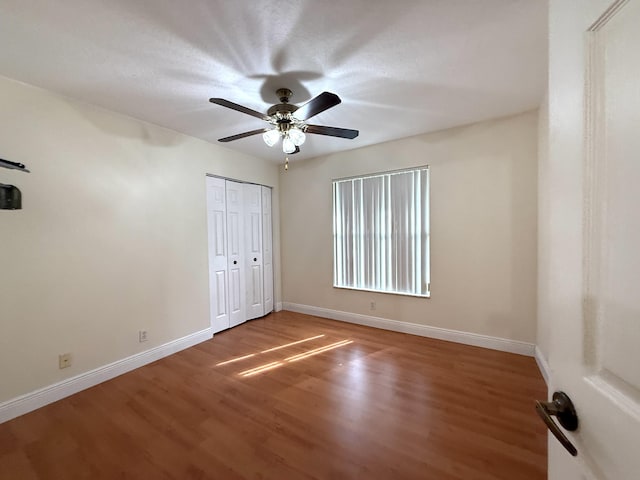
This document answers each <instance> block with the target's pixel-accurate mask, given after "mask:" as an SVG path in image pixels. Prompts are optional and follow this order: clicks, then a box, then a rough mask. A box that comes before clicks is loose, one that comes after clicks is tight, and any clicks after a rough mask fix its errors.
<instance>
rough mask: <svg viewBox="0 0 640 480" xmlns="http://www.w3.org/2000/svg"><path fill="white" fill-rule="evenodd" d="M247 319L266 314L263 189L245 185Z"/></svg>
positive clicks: (258, 186) (257, 186)
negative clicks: (263, 266)
mask: <svg viewBox="0 0 640 480" xmlns="http://www.w3.org/2000/svg"><path fill="white" fill-rule="evenodd" d="M244 198H245V204H244V212H245V238H246V241H247V242H246V245H245V255H246V265H247V267H246V272H247V284H246V287H247V291H246V299H247V319H251V318H257V317H261V316H262V315H264V304H263V301H262V298H263V296H262V283H263V277H262V275H263V273H262V189H261V187H260V185H252V184H245V185H244Z"/></svg>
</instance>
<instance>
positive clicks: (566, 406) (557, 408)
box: [536, 392, 578, 457]
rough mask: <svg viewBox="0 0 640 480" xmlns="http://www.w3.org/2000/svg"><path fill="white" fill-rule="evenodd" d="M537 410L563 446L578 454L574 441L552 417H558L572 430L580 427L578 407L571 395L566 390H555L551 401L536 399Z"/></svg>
mask: <svg viewBox="0 0 640 480" xmlns="http://www.w3.org/2000/svg"><path fill="white" fill-rule="evenodd" d="M536 412H538V415H539V416H540V418H541V419H542V420H543V421H544V423H545V425H546V426H547V428H548V429H549V430H551V433H553V436H554V437H556V438H557V439H558V441H559V442H560V443H561V444H562V446H563V447H564V448H566V449H567V451H568V452H569V453H570V454H571V455H573V456H574V457H575V456H576V455H578V450H576V447H574V446H573V443H571V442H570V441H569V439H568V438H567V436H566V435H565V434H564V433H563V432H562V430H560V428H559V427H558V425H557V424H556V422H554V421H553V419H552V418H551V417H552V416H555V417H557V418H558V422H560V425H562V426H563V427H564V428H566V429H567V430H569V431H570V432H573V431H575V430H577V429H578V415H576V409H575V408H574V407H573V402H572V401H571V399H570V398H569V396H568V395H567V394H566V393H564V392H554V393H553V397H552V400H551V401H550V402H541V401H540V400H536Z"/></svg>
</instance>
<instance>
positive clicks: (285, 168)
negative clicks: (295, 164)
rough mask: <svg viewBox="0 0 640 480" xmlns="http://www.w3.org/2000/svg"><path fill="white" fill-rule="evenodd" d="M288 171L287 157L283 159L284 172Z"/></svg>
mask: <svg viewBox="0 0 640 480" xmlns="http://www.w3.org/2000/svg"><path fill="white" fill-rule="evenodd" d="M287 170H289V157H285V159H284V171H285V172H286V171H287Z"/></svg>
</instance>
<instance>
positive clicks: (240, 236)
mask: <svg viewBox="0 0 640 480" xmlns="http://www.w3.org/2000/svg"><path fill="white" fill-rule="evenodd" d="M226 190H227V252H228V254H227V259H228V271H229V295H228V298H229V326H230V327H235V326H236V325H239V324H241V323H242V322H244V321H245V320H246V319H247V318H246V308H245V264H244V259H245V255H244V196H243V184H242V183H238V182H232V181H230V180H226Z"/></svg>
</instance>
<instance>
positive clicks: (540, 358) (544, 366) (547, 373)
mask: <svg viewBox="0 0 640 480" xmlns="http://www.w3.org/2000/svg"><path fill="white" fill-rule="evenodd" d="M535 358H536V363H537V364H538V368H539V369H540V373H541V374H542V378H544V382H545V383H546V384H547V387H548V386H549V381H550V379H551V370H550V369H549V363H548V362H547V359H546V358H544V355H543V354H542V352H541V351H540V349H539V348H538V347H537V346H536V350H535Z"/></svg>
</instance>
